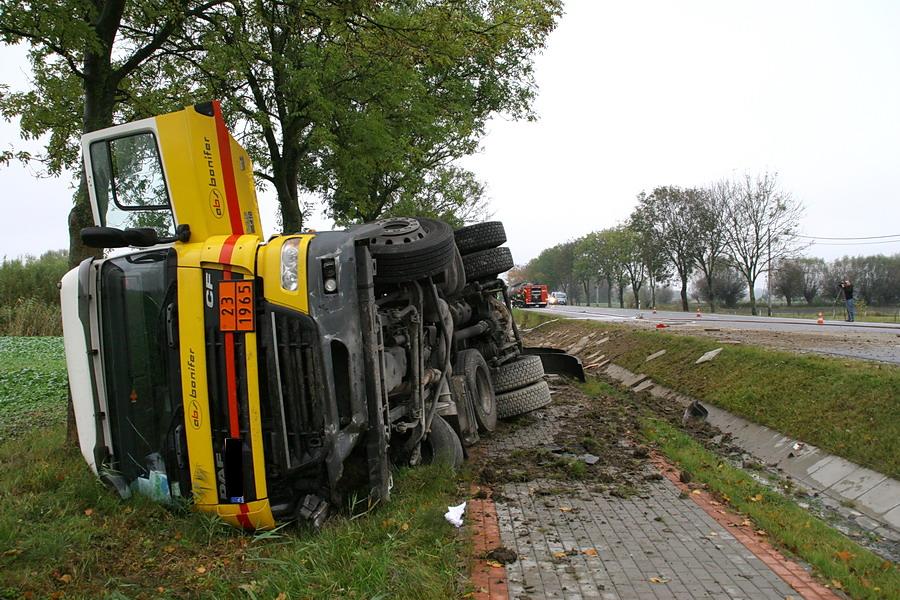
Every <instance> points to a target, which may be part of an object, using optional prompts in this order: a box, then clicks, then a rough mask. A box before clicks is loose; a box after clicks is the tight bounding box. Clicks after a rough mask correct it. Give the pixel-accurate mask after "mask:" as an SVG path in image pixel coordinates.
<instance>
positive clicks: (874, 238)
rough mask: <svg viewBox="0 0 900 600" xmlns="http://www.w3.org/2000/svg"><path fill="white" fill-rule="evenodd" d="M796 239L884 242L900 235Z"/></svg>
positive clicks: (802, 236)
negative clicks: (885, 239)
mask: <svg viewBox="0 0 900 600" xmlns="http://www.w3.org/2000/svg"><path fill="white" fill-rule="evenodd" d="M795 237H798V238H803V239H806V240H883V239H884V238H900V233H895V234H894V235H870V236H868V237H824V236H821V235H797V236H795ZM876 243H879V242H876Z"/></svg>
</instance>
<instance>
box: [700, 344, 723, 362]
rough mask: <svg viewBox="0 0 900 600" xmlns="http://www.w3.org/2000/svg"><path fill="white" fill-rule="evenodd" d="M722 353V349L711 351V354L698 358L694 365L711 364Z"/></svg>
mask: <svg viewBox="0 0 900 600" xmlns="http://www.w3.org/2000/svg"><path fill="white" fill-rule="evenodd" d="M721 351H722V348H716V349H715V350H710V351H709V352H707V353H706V354H704V355H703V356H701V357H700V358H698V359H697V361H696V362H695V363H694V364H695V365H700V364H703V363H705V362H709V361H711V360H712V359H714V358H715V357H717V356H718V355H719V352H721Z"/></svg>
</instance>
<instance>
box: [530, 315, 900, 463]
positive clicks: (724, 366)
mask: <svg viewBox="0 0 900 600" xmlns="http://www.w3.org/2000/svg"><path fill="white" fill-rule="evenodd" d="M540 317H543V315H535V314H533V313H526V315H525V316H524V317H520V318H521V319H522V320H523V321H524V322H525V326H526V327H533V326H535V325H536V324H538V323H539V322H541V320H544V321H546V320H547V319H546V318H543V319H540ZM564 328H565V329H569V328H574V329H572V331H575V332H583V331H590V330H591V329H592V328H596V329H601V330H604V331H606V332H608V333H609V335H610V340H609V342H608V343H607V344H605V345H604V348H605V349H606V350H607V351H608V352H607V356H608V357H609V358H611V359H612V360H613V362H615V363H616V364H618V365H621V366H623V367H625V368H626V369H629V370H631V371H634V372H641V373H646V374H647V375H649V376H650V377H652V378H653V379H654V380H655V381H657V382H659V383H661V384H662V385H665V386H667V387H669V388H672V389H674V390H677V391H679V392H681V393H684V394H688V395H690V396H693V397H695V398H699V399H700V400H704V401H707V402H711V403H712V404H715V405H717V406H720V407H722V408H724V409H726V410H729V411H731V412H734V413H736V414H739V415H741V416H743V417H745V418H747V419H749V420H751V421H754V422H756V423H760V424H762V425H766V426H768V427H771V428H773V429H775V430H777V431H780V432H782V433H784V434H786V435H790V436H793V437H796V438H798V439H801V440H803V441H805V442H807V443H810V444H814V445H816V446H819V447H820V448H822V449H823V450H825V451H827V452H831V453H833V454H837V455H838V456H842V457H844V458H846V459H848V460H851V461H854V462H856V463H859V464H861V465H865V466H867V467H870V468H872V469H875V470H876V471H879V472H880V473H883V474H885V475H888V476H890V477H894V478H900V402H898V401H897V399H898V398H900V368H898V367H896V366H892V365H884V364H877V363H871V362H864V361H857V360H850V359H835V358H829V357H820V356H809V355H798V354H791V353H788V352H781V351H775V350H769V349H763V348H757V347H752V346H744V345H726V344H721V343H719V342H717V341H716V340H712V339H709V338H700V337H690V336H686V335H679V334H671V333H668V332H661V331H646V330H636V329H633V328H630V327H627V326H616V325H611V324H608V323H597V322H588V321H558V322H555V323H549V324H547V325H546V326H544V327H541V329H539V330H538V331H539V332H542V333H547V332H552V331H559V330H560V329H564ZM582 335H583V333H582ZM719 347H722V348H723V350H722V352H721V353H720V354H719V355H718V356H717V357H716V358H715V359H714V360H712V361H710V362H707V363H704V364H702V365H695V364H694V361H696V360H697V358H699V357H700V356H701V355H702V354H703V353H705V352H707V351H709V350H712V349H715V348H719ZM662 349H665V350H666V354H664V355H663V356H661V357H659V358H657V359H655V360H652V361H650V362H644V360H645V359H646V358H647V356H649V355H650V354H652V353H654V352H656V351H658V350H662Z"/></svg>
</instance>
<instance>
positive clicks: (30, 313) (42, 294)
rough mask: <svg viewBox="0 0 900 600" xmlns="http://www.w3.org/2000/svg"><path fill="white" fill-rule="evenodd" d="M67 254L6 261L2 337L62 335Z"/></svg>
mask: <svg viewBox="0 0 900 600" xmlns="http://www.w3.org/2000/svg"><path fill="white" fill-rule="evenodd" d="M67 254H68V253H67V252H66V251H65V250H53V251H50V252H45V253H44V254H42V255H41V256H39V257H34V256H26V257H24V258H16V259H6V258H4V259H3V262H2V263H0V335H62V322H61V320H60V313H59V288H58V284H59V280H60V279H62V276H63V275H65V273H66V271H67V270H68V260H67Z"/></svg>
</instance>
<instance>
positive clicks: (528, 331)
mask: <svg viewBox="0 0 900 600" xmlns="http://www.w3.org/2000/svg"><path fill="white" fill-rule="evenodd" d="M557 321H559V319H550V320H549V321H544V322H543V323H538V324H537V325H535V326H534V327H532V328H531V329H522V330H521V332H522V333H530V332H532V331H534V330H535V329H537V328H538V327H543V326H544V325H549V324H550V323H555V322H557Z"/></svg>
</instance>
